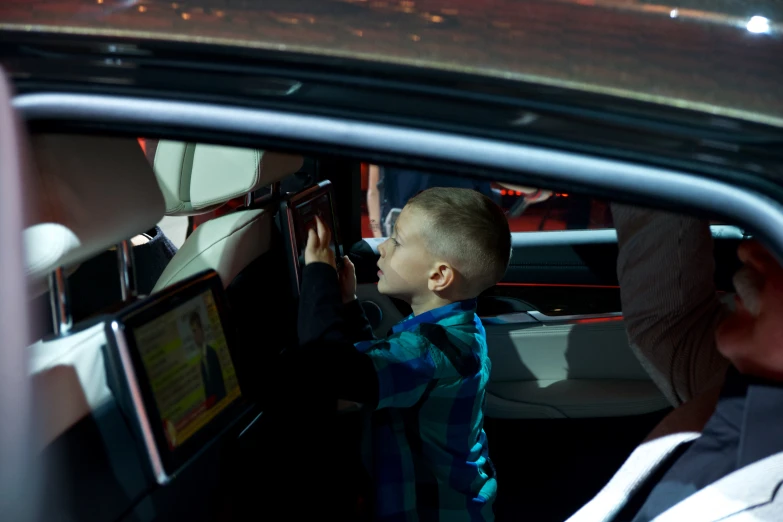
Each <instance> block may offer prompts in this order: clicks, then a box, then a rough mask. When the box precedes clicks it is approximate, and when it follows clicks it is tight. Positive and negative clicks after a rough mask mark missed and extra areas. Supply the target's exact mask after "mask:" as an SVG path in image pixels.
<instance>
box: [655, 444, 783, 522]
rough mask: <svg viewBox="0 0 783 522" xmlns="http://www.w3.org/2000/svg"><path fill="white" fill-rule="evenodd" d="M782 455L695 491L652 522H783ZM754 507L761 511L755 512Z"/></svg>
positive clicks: (769, 458)
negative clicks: (682, 521)
mask: <svg viewBox="0 0 783 522" xmlns="http://www.w3.org/2000/svg"><path fill="white" fill-rule="evenodd" d="M781 483H783V453H777V454H775V455H771V456H769V457H767V458H765V459H762V460H760V461H758V462H754V463H753V464H750V465H748V466H745V467H744V468H741V469H739V470H737V471H735V472H734V473H731V474H729V475H727V476H725V477H723V478H722V479H720V480H718V481H716V482H714V483H713V484H710V485H709V486H707V487H705V488H704V489H702V490H700V491H697V492H696V493H694V494H693V495H691V496H689V497H688V498H686V499H685V500H683V501H682V502H680V503H679V504H677V505H675V506H673V507H671V508H669V509H668V510H667V511H665V512H664V513H661V514H660V515H659V516H658V517H656V518H655V519H654V521H653V522H679V521H680V520H687V521H688V522H715V521H717V520H730V521H732V522H734V521H739V520H748V521H751V520H753V521H762V520H763V521H768V522H772V521H776V522H777V521H779V520H781V519H783V492H781V491H779V490H780V486H781ZM756 506H758V507H761V508H762V509H756Z"/></svg>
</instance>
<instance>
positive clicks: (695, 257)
mask: <svg viewBox="0 0 783 522" xmlns="http://www.w3.org/2000/svg"><path fill="white" fill-rule="evenodd" d="M612 215H613V217H614V223H615V228H616V229H617V237H618V246H619V249H620V251H619V255H618V257H617V276H618V278H619V280H620V294H621V299H622V308H623V316H624V318H625V325H626V329H627V331H628V337H629V340H630V344H631V347H632V349H633V350H634V352H635V353H636V356H637V357H638V358H639V360H640V361H641V363H642V365H643V366H644V367H645V368H646V369H647V371H648V372H649V373H650V375H651V376H652V379H653V381H655V383H656V384H657V385H658V386H659V387H660V388H661V390H662V391H663V392H664V394H665V395H666V397H667V398H668V399H669V400H670V401H671V402H672V404H674V405H679V404H681V403H683V402H685V401H687V400H689V399H691V398H692V397H694V396H696V395H698V394H699V393H701V392H702V391H705V390H707V389H709V388H711V387H713V386H715V385H717V384H719V383H720V382H721V380H722V379H723V376H724V374H725V371H726V368H727V366H728V362H727V361H726V359H724V358H723V356H721V355H720V353H719V352H718V351H717V349H716V347H715V330H716V328H717V326H718V324H719V322H720V321H721V320H722V318H723V317H724V315H725V314H726V312H727V310H726V307H725V306H724V305H723V304H722V303H721V302H720V300H719V299H718V295H717V293H716V289H715V284H714V280H713V277H714V272H715V266H714V265H715V262H714V258H713V242H712V235H711V233H710V229H709V225H708V224H707V222H705V221H701V220H698V219H695V218H690V217H687V216H681V215H677V214H669V213H665V212H661V211H652V210H647V209H642V208H636V207H628V206H624V205H616V204H613V205H612Z"/></svg>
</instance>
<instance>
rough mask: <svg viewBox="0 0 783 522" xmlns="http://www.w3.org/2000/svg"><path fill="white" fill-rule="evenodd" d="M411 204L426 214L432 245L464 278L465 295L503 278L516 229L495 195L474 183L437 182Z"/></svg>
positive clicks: (411, 201)
mask: <svg viewBox="0 0 783 522" xmlns="http://www.w3.org/2000/svg"><path fill="white" fill-rule="evenodd" d="M406 206H410V207H412V208H415V209H416V210H417V211H423V212H424V214H425V215H426V218H427V222H426V224H425V226H424V227H423V233H424V234H425V235H426V237H427V240H428V246H429V248H430V250H431V251H432V253H433V254H436V255H439V256H443V257H444V258H445V259H446V260H447V261H449V262H450V263H451V264H452V265H453V266H454V268H455V269H456V270H457V271H458V272H459V273H460V274H461V275H462V277H463V278H464V279H465V281H466V282H467V285H466V288H465V293H466V295H465V298H469V297H477V296H478V295H479V294H480V293H481V292H483V291H484V290H486V289H487V288H490V287H492V286H494V285H495V284H497V283H498V281H500V280H501V279H502V278H503V275H504V274H505V273H506V269H507V268H508V263H509V260H510V258H511V231H510V229H509V227H508V220H507V219H506V216H505V214H504V213H503V210H502V209H501V208H500V207H499V206H498V205H496V204H495V203H494V202H493V201H492V200H491V199H489V198H488V197H486V196H484V195H483V194H481V193H479V192H477V191H475V190H471V189H464V188H446V187H435V188H430V189H427V190H424V191H422V192H419V193H418V194H417V195H415V196H414V197H412V198H411V199H410V200H408V204H407V205H406Z"/></svg>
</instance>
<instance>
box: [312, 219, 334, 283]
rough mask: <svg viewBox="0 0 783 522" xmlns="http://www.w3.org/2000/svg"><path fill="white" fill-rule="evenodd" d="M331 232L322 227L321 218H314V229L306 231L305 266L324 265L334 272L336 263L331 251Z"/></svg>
mask: <svg viewBox="0 0 783 522" xmlns="http://www.w3.org/2000/svg"><path fill="white" fill-rule="evenodd" d="M331 243H332V232H331V230H329V227H327V226H326V225H324V222H323V221H321V218H319V217H318V216H316V217H315V228H311V229H310V230H308V231H307V246H306V247H305V265H309V264H310V263H326V264H327V265H329V266H331V267H332V268H334V269H335V270H336V269H337V263H336V262H335V259H334V252H332V249H331Z"/></svg>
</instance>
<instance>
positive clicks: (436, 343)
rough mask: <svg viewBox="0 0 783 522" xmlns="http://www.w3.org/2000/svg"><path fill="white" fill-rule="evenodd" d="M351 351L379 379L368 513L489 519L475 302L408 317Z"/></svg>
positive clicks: (483, 370) (491, 487)
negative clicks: (372, 490) (372, 503)
mask: <svg viewBox="0 0 783 522" xmlns="http://www.w3.org/2000/svg"><path fill="white" fill-rule="evenodd" d="M356 349H357V350H359V351H360V352H363V353H365V354H367V355H368V356H370V358H371V359H372V361H373V364H374V366H375V371H376V372H377V375H378V384H379V395H378V407H377V411H375V412H374V413H373V416H372V428H373V429H372V450H371V454H372V457H371V458H372V463H371V470H372V473H373V477H374V482H375V490H376V494H375V502H376V505H375V519H376V520H379V521H384V522H391V521H422V522H423V521H430V520H432V521H439V522H446V521H448V522H451V521H454V522H458V521H490V520H494V515H493V513H492V504H493V502H494V500H495V496H496V493H497V481H496V479H495V470H494V467H493V465H492V462H491V461H490V459H489V452H488V447H487V436H486V434H485V433H484V429H483V425H484V406H485V402H486V399H485V396H484V393H485V392H484V390H485V387H486V385H487V382H488V380H489V373H490V368H491V365H490V361H489V358H488V356H487V340H486V333H485V331H484V326H483V325H482V324H481V320H480V319H479V317H478V316H477V315H476V300H475V299H471V300H468V301H460V302H456V303H452V304H449V305H447V306H443V307H441V308H437V309H435V310H431V311H429V312H426V313H423V314H420V315H418V316H410V317H408V318H406V319H405V320H403V321H402V322H400V323H399V324H397V325H396V326H395V327H394V328H393V329H392V334H391V335H390V336H389V337H387V338H386V339H382V340H377V341H363V342H360V343H357V344H356Z"/></svg>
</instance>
